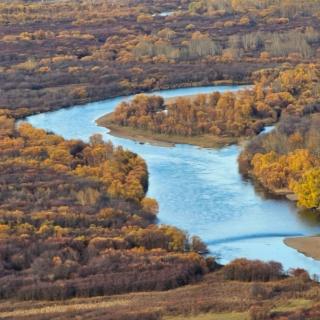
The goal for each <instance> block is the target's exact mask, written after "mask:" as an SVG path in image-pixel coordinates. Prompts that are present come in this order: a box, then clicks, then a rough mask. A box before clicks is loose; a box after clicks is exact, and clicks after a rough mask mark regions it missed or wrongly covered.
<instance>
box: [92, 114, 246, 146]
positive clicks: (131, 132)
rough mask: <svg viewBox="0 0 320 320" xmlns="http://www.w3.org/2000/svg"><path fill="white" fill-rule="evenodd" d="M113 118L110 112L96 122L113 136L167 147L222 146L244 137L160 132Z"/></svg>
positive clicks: (236, 141)
mask: <svg viewBox="0 0 320 320" xmlns="http://www.w3.org/2000/svg"><path fill="white" fill-rule="evenodd" d="M111 118H112V113H109V114H107V115H105V116H102V117H101V118H99V119H97V120H96V122H97V124H98V125H99V126H102V127H105V128H107V129H109V130H110V132H109V134H111V135H113V136H116V137H121V138H126V139H130V140H134V141H137V142H140V143H150V144H153V145H158V146H167V147H172V146H174V145H176V144H189V145H195V146H199V147H203V148H220V147H223V146H227V145H230V144H235V143H239V142H240V141H241V140H243V138H234V137H219V136H213V135H209V134H206V135H201V136H192V137H186V136H178V135H165V134H159V133H154V132H150V131H146V130H142V129H137V128H132V127H124V126H119V125H116V124H114V123H113V122H112V121H111Z"/></svg>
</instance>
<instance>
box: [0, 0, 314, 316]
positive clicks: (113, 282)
mask: <svg viewBox="0 0 320 320" xmlns="http://www.w3.org/2000/svg"><path fill="white" fill-rule="evenodd" d="M319 12H320V2H319V1H311V0H300V1H297V0H291V1H287V0H262V1H253V0H195V1H192V0H174V1H167V0H156V1H147V0H128V1H124V0H120V1H112V0H81V1H76V0H70V1H64V0H63V1H56V0H52V1H38V0H28V1H27V0H14V1H5V0H3V1H1V0H0V50H1V55H0V318H1V319H17V320H19V319H28V320H40V319H92V320H97V319H106V320H109V319H110V320H124V319H133V320H135V319H137V320H138V319H139V320H160V319H164V320H180V319H195V320H205V319H209V317H211V318H210V319H235V320H238V319H239V320H240V319H249V320H264V319H318V317H319V316H320V308H319V304H318V300H319V296H320V286H319V283H318V282H319V279H318V276H317V275H316V274H314V275H313V274H310V272H308V271H307V270H304V269H303V268H302V267H301V268H300V267H299V268H291V269H290V270H287V269H286V268H284V267H283V265H282V264H281V263H279V262H276V260H277V259H276V255H275V256H274V259H273V260H275V261H269V260H268V261H264V260H263V261H262V260H259V259H247V258H243V257H241V256H238V257H237V258H236V259H235V260H232V261H229V262H228V263H221V262H220V258H221V257H219V256H215V255H214V254H213V253H212V252H211V251H210V248H208V243H206V241H204V240H202V239H201V235H199V234H190V233H188V232H187V231H185V230H182V229H180V228H179V227H176V226H174V225H169V224H163V223H159V221H161V218H159V217H158V215H159V210H160V209H161V208H159V203H158V202H157V200H156V199H154V198H153V197H150V196H149V194H148V192H149V189H150V188H149V184H150V179H149V178H150V170H149V168H148V163H147V160H145V159H144V158H143V157H141V156H140V155H139V154H137V153H135V152H133V151H130V150H128V149H127V148H125V147H123V146H121V145H118V144H115V143H112V142H111V141H107V140H106V139H104V137H103V135H102V134H93V135H91V137H90V138H89V139H88V141H82V140H81V139H66V138H64V137H63V136H61V135H59V134H56V133H55V132H51V131H46V130H44V129H40V128H35V127H34V126H32V125H31V124H30V123H28V121H26V120H27V119H26V117H27V116H30V115H36V114H40V113H45V112H49V111H54V110H58V109H62V108H66V107H70V106H75V105H77V106H79V108H81V105H83V104H87V103H90V102H94V101H101V100H104V99H109V98H113V97H121V96H127V95H134V96H133V98H132V99H129V100H123V101H122V102H120V103H118V105H117V106H116V107H115V109H114V110H113V112H112V113H108V114H105V115H104V116H102V117H101V118H99V119H96V120H97V123H98V125H99V126H102V127H107V128H108V129H110V130H111V135H112V134H114V135H116V133H117V132H121V137H125V138H129V139H130V138H132V139H134V140H137V141H139V142H140V146H144V144H145V143H146V142H147V145H148V142H150V141H152V142H155V141H158V142H161V141H162V142H168V143H171V144H172V145H170V146H171V147H172V146H173V145H174V144H181V143H183V144H186V145H196V146H198V147H205V148H212V149H214V150H216V148H217V147H218V148H219V149H217V150H220V148H223V147H225V146H230V145H235V144H238V145H239V148H241V152H240V151H239V157H238V162H237V166H238V169H239V171H240V174H241V179H247V180H248V181H249V183H251V184H252V185H255V186H259V188H261V189H262V190H263V191H264V192H265V193H267V194H268V196H270V197H276V198H277V199H278V197H279V198H280V199H282V200H283V199H287V200H288V201H291V202H290V204H291V203H292V204H293V206H294V207H295V208H297V212H299V210H302V211H303V210H308V214H309V213H310V215H311V216H312V219H314V221H317V223H319V221H318V218H319V217H320V63H319V58H320V47H319V43H320V31H319V30H320V13H319ZM209 85H237V86H239V88H240V90H238V91H235V92H231V91H226V92H212V93H208V94H195V95H190V96H183V97H182V96H181V97H174V98H170V99H166V98H163V97H162V96H160V95H157V94H152V91H158V90H162V89H176V88H189V87H196V86H209ZM150 93H151V94H150ZM83 125H85V124H83ZM270 127H272V130H270V131H269V130H267V131H265V130H266V129H268V128H270ZM81 129H82V128H77V130H79V132H80V131H81ZM137 136H138V137H140V138H141V137H142V138H143V139H144V140H143V142H141V141H140V140H139V139H135V137H137ZM149 139H150V140H149ZM235 162H236V161H235ZM186 172H187V171H186ZM186 174H187V173H186ZM247 180H246V181H247ZM198 187H199V188H200V187H201V186H198ZM226 188H228V186H227V184H226ZM176 201H183V199H177V200H176ZM230 201H232V199H230ZM199 207H200V206H199ZM226 214H227V212H226ZM212 233H213V234H214V230H213V231H212ZM30 301H32V303H31V302H30Z"/></svg>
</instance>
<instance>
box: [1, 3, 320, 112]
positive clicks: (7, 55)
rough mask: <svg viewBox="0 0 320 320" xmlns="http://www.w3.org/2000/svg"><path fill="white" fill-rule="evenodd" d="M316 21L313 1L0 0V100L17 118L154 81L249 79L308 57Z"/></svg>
mask: <svg viewBox="0 0 320 320" xmlns="http://www.w3.org/2000/svg"><path fill="white" fill-rule="evenodd" d="M279 3H280V4H281V5H279ZM163 12H171V13H172V14H170V15H168V16H163V15H161V13H163ZM319 27H320V26H319V2H318V1H284V0H282V1H280V0H275V1H270V0H264V1H259V2H258V4H257V2H256V1H252V0H242V1H240V0H239V1H231V0H228V1H227V0H224V1H214V0H212V1H196V2H189V1H184V0H174V1H165V0H156V1H152V2H150V1H147V0H130V1H116V2H115V1H109V0H90V1H89V0H81V1H78V0H77V1H76V0H71V1H36V0H33V1H22V0H21V1H18V0H15V1H10V2H8V1H2V2H1V3H0V50H1V57H0V90H1V91H0V107H1V109H4V111H3V112H5V113H6V114H9V115H11V116H14V117H16V118H18V117H24V116H26V115H30V114H34V113H37V112H40V111H48V110H53V109H57V108H61V107H66V106H70V105H75V104H82V103H86V102H89V101H93V100H102V99H105V98H109V97H114V96H119V95H126V94H132V93H139V92H143V91H147V90H158V89H160V88H162V89H163V88H176V87H190V86H195V85H208V84H215V83H250V82H251V74H252V72H254V71H257V70H259V69H262V68H269V67H277V66H280V65H282V64H283V63H290V64H292V65H296V64H297V63H302V62H313V61H316V60H317V58H318V57H319V50H318V48H319V39H320V38H319V31H318V30H319ZM275 31H276V32H275Z"/></svg>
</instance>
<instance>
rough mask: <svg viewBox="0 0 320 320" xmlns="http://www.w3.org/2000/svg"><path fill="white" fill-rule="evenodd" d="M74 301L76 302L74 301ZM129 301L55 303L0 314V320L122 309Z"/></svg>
mask: <svg viewBox="0 0 320 320" xmlns="http://www.w3.org/2000/svg"><path fill="white" fill-rule="evenodd" d="M75 301H77V300H76V299H75ZM128 304H129V301H128V300H127V301H126V300H123V301H121V300H117V301H100V302H90V300H89V299H88V303H74V304H65V305H64V304H61V303H56V304H54V305H49V306H43V307H41V306H40V307H35V308H30V309H18V310H13V311H8V312H0V318H1V319H6V318H21V317H27V316H34V315H49V314H59V313H63V314H69V313H73V312H79V311H82V312H83V311H90V310H97V309H108V308H110V307H122V306H125V305H128Z"/></svg>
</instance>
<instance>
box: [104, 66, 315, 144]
mask: <svg viewBox="0 0 320 320" xmlns="http://www.w3.org/2000/svg"><path fill="white" fill-rule="evenodd" d="M253 78H254V79H255V85H254V87H253V88H252V89H247V90H241V91H240V92H237V93H231V92H226V93H212V94H208V95H204V94H203V95H197V96H195V97H181V98H176V99H173V101H171V100H170V101H168V102H165V101H164V100H163V99H162V98H161V97H156V96H146V95H142V94H141V95H137V96H136V97H135V98H134V99H133V100H132V101H129V102H122V103H121V104H120V105H119V106H118V107H117V108H116V110H115V111H114V112H113V113H112V114H111V115H109V116H107V117H105V118H104V120H102V124H103V125H104V126H108V125H110V124H111V125H114V124H115V125H117V126H121V127H132V128H136V129H141V130H144V131H146V132H151V133H159V134H163V135H167V136H170V135H174V136H191V137H192V136H203V135H208V134H209V135H213V136H222V137H225V136H228V137H238V138H241V137H253V136H255V135H257V134H258V133H260V132H261V131H262V130H263V129H264V127H265V126H266V125H271V124H273V123H275V122H277V121H278V120H279V119H281V118H282V117H284V116H285V115H295V116H296V117H301V116H303V115H306V114H312V113H316V112H319V111H320V108H319V105H318V101H319V98H320V86H319V81H320V70H319V66H318V65H313V64H307V65H298V66H296V67H295V68H293V69H292V68H286V67H284V68H276V69H265V70H261V71H257V72H256V73H254V74H253Z"/></svg>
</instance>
